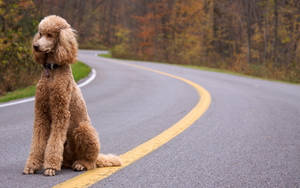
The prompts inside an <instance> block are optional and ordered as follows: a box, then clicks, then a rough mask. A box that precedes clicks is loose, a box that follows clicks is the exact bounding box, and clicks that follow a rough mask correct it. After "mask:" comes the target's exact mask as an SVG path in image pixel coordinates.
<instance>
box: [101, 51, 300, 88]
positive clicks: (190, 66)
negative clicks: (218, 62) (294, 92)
mask: <svg viewBox="0 0 300 188" xmlns="http://www.w3.org/2000/svg"><path fill="white" fill-rule="evenodd" d="M98 56H100V57H106V58H114V57H112V54H111V53H110V52H109V53H107V54H98ZM160 63H161V62H160ZM166 64H167V63H166ZM170 65H175V66H182V67H187V68H192V69H199V70H204V71H210V72H219V73H224V74H231V75H235V76H243V77H248V78H255V79H261V80H268V81H274V82H282V83H288V84H296V85H299V83H294V82H289V81H283V80H275V79H270V78H263V77H258V76H253V75H248V74H243V73H239V72H233V71H229V70H225V69H217V68H210V67H204V66H197V65H182V64H170Z"/></svg>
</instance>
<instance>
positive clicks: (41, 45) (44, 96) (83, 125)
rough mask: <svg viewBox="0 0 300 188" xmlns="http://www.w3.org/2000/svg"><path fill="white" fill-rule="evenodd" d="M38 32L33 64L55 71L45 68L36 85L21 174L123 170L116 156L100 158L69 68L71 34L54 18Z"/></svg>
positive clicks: (74, 51)
mask: <svg viewBox="0 0 300 188" xmlns="http://www.w3.org/2000/svg"><path fill="white" fill-rule="evenodd" d="M38 30H39V32H38V33H37V34H36V35H35V36H34V39H33V47H34V49H33V54H34V58H35V60H36V62H37V63H40V64H57V65H58V68H56V69H53V70H46V69H45V70H44V71H43V72H42V75H41V79H40V80H39V82H38V84H37V89H36V96H35V119H34V127H33V137H32V144H31V149H30V154H29V157H28V160H27V162H26V165H25V168H24V171H23V173H24V174H33V173H35V172H36V171H38V170H41V169H42V168H44V169H45V171H44V175H47V176H53V175H55V174H56V171H59V170H61V166H65V167H70V168H73V169H74V170H89V169H93V168H96V167H104V166H119V165H121V161H120V159H119V157H117V156H114V155H111V154H109V155H103V154H99V152H100V143H99V139H98V135H97V132H96V130H95V129H94V128H93V126H92V125H91V121H90V118H89V116H88V113H87V108H86V104H85V101H84V99H83V97H82V94H81V91H80V89H79V87H78V86H77V84H76V83H75V81H74V78H73V75H72V70H71V67H70V64H72V63H74V62H75V60H76V56H77V48H78V47H77V41H76V37H75V33H74V30H73V29H72V28H71V26H70V25H69V24H68V23H67V22H66V20H65V19H63V18H61V17H59V16H55V15H51V16H47V17H45V18H44V19H43V20H42V21H41V22H40V24H39V26H38Z"/></svg>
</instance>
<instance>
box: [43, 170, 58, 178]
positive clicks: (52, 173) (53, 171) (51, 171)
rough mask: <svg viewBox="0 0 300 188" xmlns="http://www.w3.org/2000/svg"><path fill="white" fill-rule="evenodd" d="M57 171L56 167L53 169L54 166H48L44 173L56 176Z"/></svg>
mask: <svg viewBox="0 0 300 188" xmlns="http://www.w3.org/2000/svg"><path fill="white" fill-rule="evenodd" d="M55 172H56V170H55V169H53V168H47V169H45V171H44V175H45V176H55Z"/></svg>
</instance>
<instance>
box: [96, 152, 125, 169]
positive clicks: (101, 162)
mask: <svg viewBox="0 0 300 188" xmlns="http://www.w3.org/2000/svg"><path fill="white" fill-rule="evenodd" d="M96 165H97V167H110V166H121V165H122V161H121V159H120V157H118V156H116V155H113V154H107V155H106V154H99V155H98V158H97V162H96Z"/></svg>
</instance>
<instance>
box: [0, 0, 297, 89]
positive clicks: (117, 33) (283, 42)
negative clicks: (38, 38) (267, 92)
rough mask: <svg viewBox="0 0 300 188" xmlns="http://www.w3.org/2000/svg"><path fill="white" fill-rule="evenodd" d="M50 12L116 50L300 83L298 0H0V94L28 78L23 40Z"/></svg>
mask: <svg viewBox="0 0 300 188" xmlns="http://www.w3.org/2000/svg"><path fill="white" fill-rule="evenodd" d="M49 14H57V15H60V16H62V17H64V18H66V19H67V20H68V22H69V23H70V24H71V25H72V26H73V27H74V28H75V29H76V30H77V31H78V37H79V44H80V47H81V48H94V49H99V48H101V49H110V50H111V51H112V55H113V56H114V57H119V58H127V59H140V60H151V61H161V62H168V63H172V64H186V65H199V66H207V67H213V68H221V69H227V70H231V71H235V72H241V73H245V74H249V75H255V76H260V77H265V78H271V79H278V80H285V81H291V82H297V83H299V82H300V1H298V0H231V1H228V0H151V1H147V0H122V1H116V0H90V1H85V0H76V1H67V0H33V1H30V0H28V1H25V0H23V1H22V0H0V30H1V33H0V94H1V92H2V93H3V91H9V90H12V89H14V88H15V87H19V85H26V83H27V82H28V83H29V82H33V80H32V78H34V76H33V77H32V76H31V75H35V74H36V73H35V72H36V70H37V67H36V66H35V65H34V64H33V63H32V60H31V57H30V50H29V48H28V45H29V44H30V39H31V37H32V34H33V33H34V31H35V27H36V24H37V23H38V21H39V20H40V18H42V17H43V16H46V15H49ZM21 64H22V66H20V65H21ZM24 65H25V66H24ZM23 72H27V73H28V74H23ZM22 75H24V77H22ZM26 75H30V76H27V77H26ZM18 78H19V79H18Z"/></svg>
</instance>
